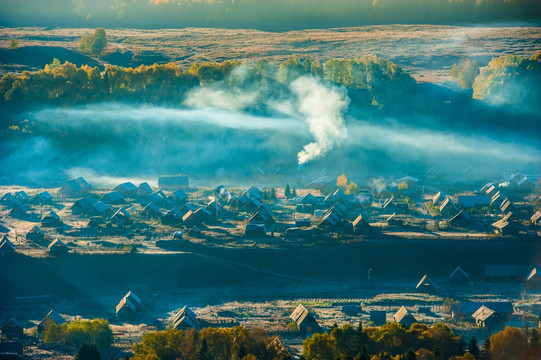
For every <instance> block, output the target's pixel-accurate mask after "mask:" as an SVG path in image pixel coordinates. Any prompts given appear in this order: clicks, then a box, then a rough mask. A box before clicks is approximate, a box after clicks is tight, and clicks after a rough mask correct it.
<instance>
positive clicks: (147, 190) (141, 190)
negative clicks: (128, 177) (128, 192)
mask: <svg viewBox="0 0 541 360" xmlns="http://www.w3.org/2000/svg"><path fill="white" fill-rule="evenodd" d="M137 193H138V194H139V195H150V194H152V188H151V187H150V185H149V184H148V183H147V182H142V183H140V184H139V187H138V188H137Z"/></svg>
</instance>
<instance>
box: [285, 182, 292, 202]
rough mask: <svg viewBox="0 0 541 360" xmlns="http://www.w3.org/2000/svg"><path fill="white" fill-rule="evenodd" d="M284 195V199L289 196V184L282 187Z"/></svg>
mask: <svg viewBox="0 0 541 360" xmlns="http://www.w3.org/2000/svg"><path fill="white" fill-rule="evenodd" d="M284 196H285V197H286V199H289V198H290V197H291V188H290V187H289V184H286V187H285V189H284Z"/></svg>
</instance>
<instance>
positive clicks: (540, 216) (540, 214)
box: [530, 211, 541, 222]
mask: <svg viewBox="0 0 541 360" xmlns="http://www.w3.org/2000/svg"><path fill="white" fill-rule="evenodd" d="M539 219H541V211H536V212H535V213H534V214H533V215H532V216H531V217H530V220H531V221H532V222H536V221H537V220H539Z"/></svg>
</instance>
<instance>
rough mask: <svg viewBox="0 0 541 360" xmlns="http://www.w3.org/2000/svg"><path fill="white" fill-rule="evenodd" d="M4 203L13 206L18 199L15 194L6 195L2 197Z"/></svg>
mask: <svg viewBox="0 0 541 360" xmlns="http://www.w3.org/2000/svg"><path fill="white" fill-rule="evenodd" d="M2 202H9V203H12V204H15V203H16V202H17V199H16V198H15V196H13V194H11V193H5V194H4V196H2Z"/></svg>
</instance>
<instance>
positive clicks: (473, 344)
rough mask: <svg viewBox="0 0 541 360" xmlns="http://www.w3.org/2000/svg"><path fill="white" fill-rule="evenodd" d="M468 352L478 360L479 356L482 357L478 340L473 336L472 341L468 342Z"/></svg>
mask: <svg viewBox="0 0 541 360" xmlns="http://www.w3.org/2000/svg"><path fill="white" fill-rule="evenodd" d="M468 351H469V352H470V354H472V355H473V356H474V357H475V358H476V359H479V355H480V351H479V345H478V344H477V339H476V338H475V336H472V337H471V339H470V341H469V342H468Z"/></svg>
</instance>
